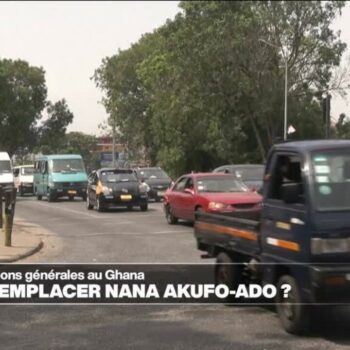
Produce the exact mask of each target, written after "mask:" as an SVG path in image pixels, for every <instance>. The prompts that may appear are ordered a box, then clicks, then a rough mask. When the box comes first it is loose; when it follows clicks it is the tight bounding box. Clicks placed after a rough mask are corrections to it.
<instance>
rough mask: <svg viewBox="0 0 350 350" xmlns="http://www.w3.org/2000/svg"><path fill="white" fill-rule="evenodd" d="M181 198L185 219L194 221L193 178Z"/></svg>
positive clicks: (189, 180) (190, 178)
mask: <svg viewBox="0 0 350 350" xmlns="http://www.w3.org/2000/svg"><path fill="white" fill-rule="evenodd" d="M180 196H181V205H182V208H183V217H184V218H185V219H187V220H191V221H192V220H194V207H195V190H194V180H193V177H192V176H190V177H189V178H188V179H187V181H186V184H185V187H184V190H183V192H182V193H181V194H180Z"/></svg>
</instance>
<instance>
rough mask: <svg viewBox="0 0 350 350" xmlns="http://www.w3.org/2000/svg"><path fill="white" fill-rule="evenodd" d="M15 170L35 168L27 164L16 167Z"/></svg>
mask: <svg viewBox="0 0 350 350" xmlns="http://www.w3.org/2000/svg"><path fill="white" fill-rule="evenodd" d="M13 168H14V169H16V168H34V164H32V165H30V164H26V165H16V166H14V167H13Z"/></svg>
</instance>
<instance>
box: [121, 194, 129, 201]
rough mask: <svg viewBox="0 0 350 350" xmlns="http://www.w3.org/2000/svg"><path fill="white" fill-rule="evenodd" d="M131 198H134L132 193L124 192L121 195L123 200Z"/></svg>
mask: <svg viewBox="0 0 350 350" xmlns="http://www.w3.org/2000/svg"><path fill="white" fill-rule="evenodd" d="M131 198H132V195H131V194H122V195H120V199H121V200H122V201H129V200H130V199H131Z"/></svg>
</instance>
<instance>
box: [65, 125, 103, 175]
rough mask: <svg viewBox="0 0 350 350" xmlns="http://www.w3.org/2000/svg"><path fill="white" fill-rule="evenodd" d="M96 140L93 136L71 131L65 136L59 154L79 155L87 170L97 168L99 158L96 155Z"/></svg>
mask: <svg viewBox="0 0 350 350" xmlns="http://www.w3.org/2000/svg"><path fill="white" fill-rule="evenodd" d="M96 150H97V138H96V136H94V135H88V134H84V133H82V132H77V131H72V132H70V133H67V134H66V135H65V139H64V146H63V147H62V149H61V150H60V153H69V154H80V155H81V156H82V157H83V159H84V163H85V166H86V168H87V169H88V170H91V169H96V168H97V167H98V166H99V158H98V155H97V153H96Z"/></svg>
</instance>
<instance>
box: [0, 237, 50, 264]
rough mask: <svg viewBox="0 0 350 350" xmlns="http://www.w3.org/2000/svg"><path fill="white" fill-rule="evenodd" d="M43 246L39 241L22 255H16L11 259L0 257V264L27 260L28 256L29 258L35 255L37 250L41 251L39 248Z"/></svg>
mask: <svg viewBox="0 0 350 350" xmlns="http://www.w3.org/2000/svg"><path fill="white" fill-rule="evenodd" d="M43 246H44V242H43V241H42V240H41V239H39V242H38V243H37V245H36V246H35V247H33V248H31V249H29V250H27V251H26V252H24V253H22V254H17V255H14V256H11V257H0V263H2V262H3V263H10V262H15V261H18V260H21V259H24V258H27V257H28V256H31V255H33V254H35V253H37V252H38V251H39V250H41V248H42V247H43Z"/></svg>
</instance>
